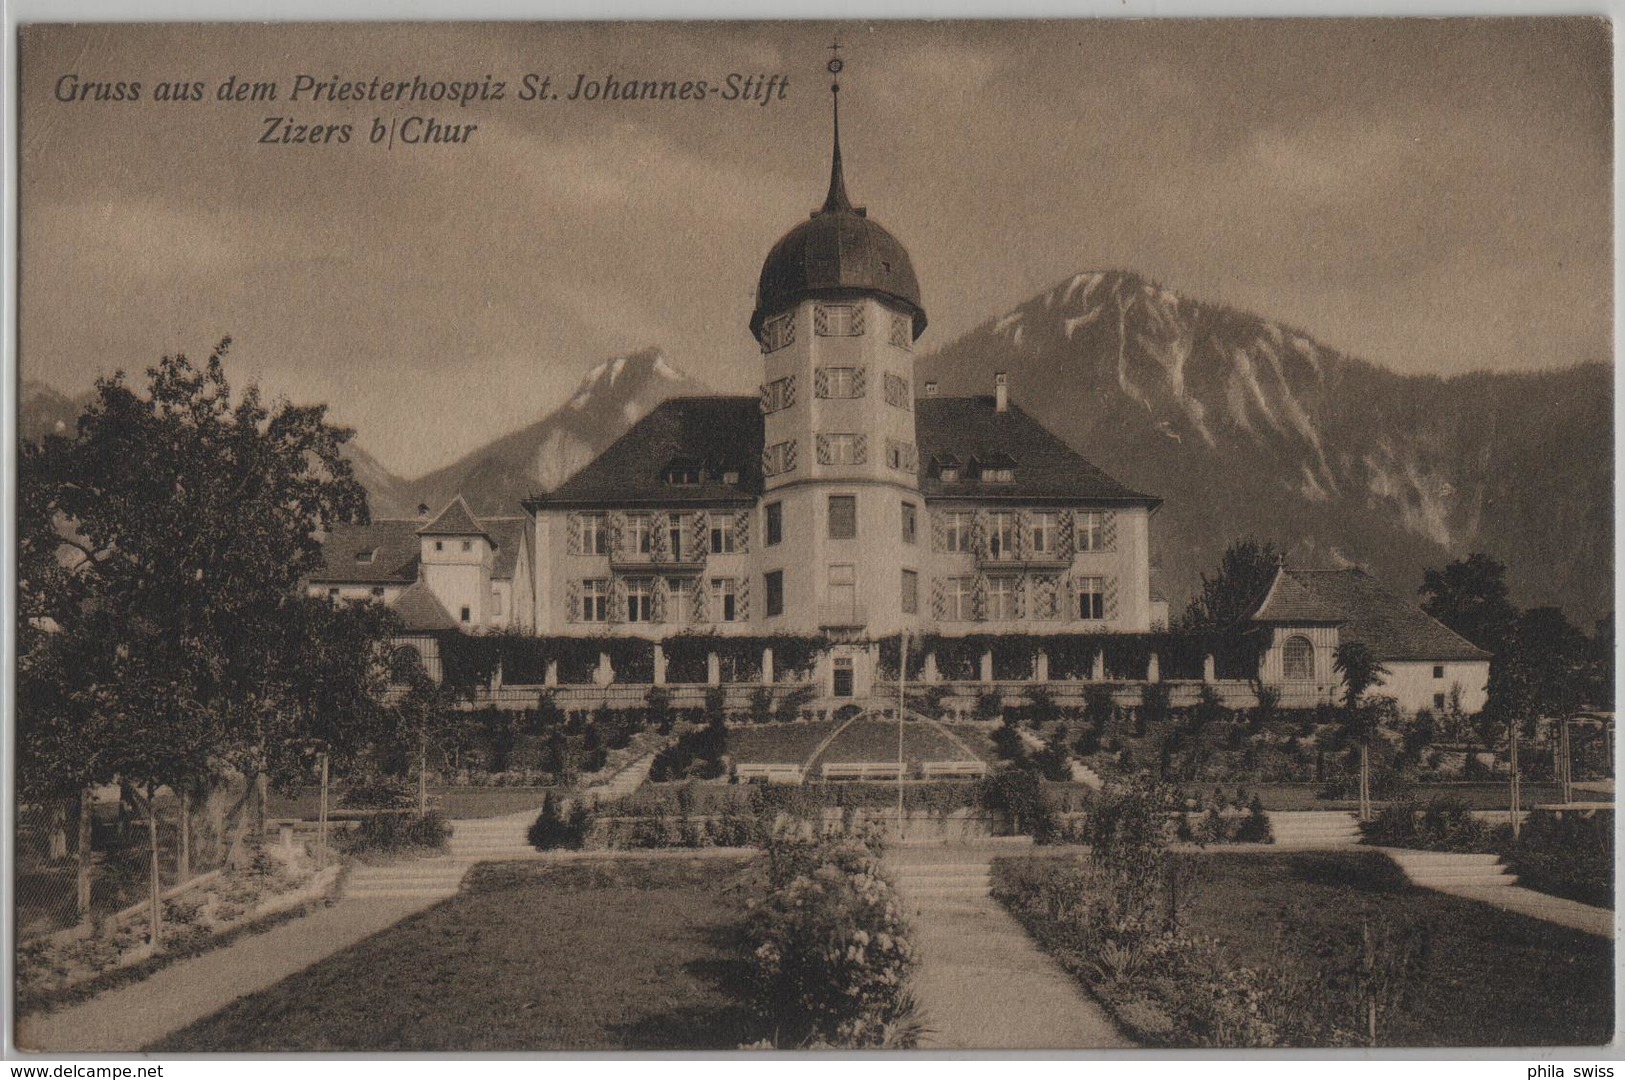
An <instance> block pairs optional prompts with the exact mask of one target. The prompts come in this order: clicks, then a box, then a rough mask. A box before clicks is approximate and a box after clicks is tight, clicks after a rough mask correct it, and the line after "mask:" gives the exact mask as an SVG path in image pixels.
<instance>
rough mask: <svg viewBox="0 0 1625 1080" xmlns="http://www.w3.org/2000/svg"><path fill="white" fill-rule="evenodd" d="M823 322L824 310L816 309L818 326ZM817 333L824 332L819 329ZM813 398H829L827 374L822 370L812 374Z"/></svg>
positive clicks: (819, 369)
mask: <svg viewBox="0 0 1625 1080" xmlns="http://www.w3.org/2000/svg"><path fill="white" fill-rule="evenodd" d="M823 321H824V309H823V308H819V309H818V322H819V324H820V326H822V324H823ZM818 332H819V333H820V334H822V333H823V332H824V331H823V330H822V329H820V330H819V331H818ZM813 397H819V398H827V397H829V374H828V373H827V372H826V371H825V370H824V369H823V368H818V369H816V370H815V371H814V372H813Z"/></svg>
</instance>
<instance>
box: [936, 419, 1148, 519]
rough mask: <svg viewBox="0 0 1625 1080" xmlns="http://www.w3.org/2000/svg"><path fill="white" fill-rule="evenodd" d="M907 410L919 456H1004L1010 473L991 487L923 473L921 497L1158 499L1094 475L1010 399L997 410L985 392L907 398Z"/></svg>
mask: <svg viewBox="0 0 1625 1080" xmlns="http://www.w3.org/2000/svg"><path fill="white" fill-rule="evenodd" d="M914 409H915V433H916V437H917V438H918V439H919V441H920V447H919V449H920V460H921V461H930V460H931V459H932V458H936V459H937V460H938V461H942V462H946V461H947V460H948V459H949V458H950V457H954V458H958V459H959V460H961V461H968V460H971V459H972V458H974V459H975V460H977V461H978V462H982V463H989V464H991V463H994V462H1002V461H1010V462H1012V464H1011V465H1010V466H1009V467H1011V468H1013V469H1014V470H1015V479H1014V482H1012V483H1001V484H999V485H998V486H997V487H989V486H987V485H985V484H983V483H982V482H981V481H980V480H979V479H978V478H976V477H964V476H962V477H961V479H959V480H954V481H948V482H944V481H943V480H942V479H941V477H940V476H937V475H936V474H934V473H932V472H926V473H925V474H924V475H922V476H921V477H920V490H921V491H922V492H923V493H924V494H925V495H926V497H927V498H932V497H935V498H964V499H973V500H979V499H998V500H1007V501H1021V500H1033V499H1056V500H1066V501H1069V502H1108V503H1121V504H1130V505H1142V506H1149V507H1155V506H1158V505H1160V504H1161V502H1162V500H1161V499H1158V498H1156V497H1155V496H1152V495H1143V494H1141V493H1140V492H1138V491H1134V490H1133V489H1131V488H1128V487H1125V486H1124V485H1122V484H1120V483H1118V482H1117V481H1116V480H1114V479H1113V478H1112V477H1110V476H1107V475H1106V474H1105V473H1104V472H1101V471H1100V470H1099V469H1097V468H1096V467H1095V466H1094V465H1092V464H1090V463H1089V462H1088V461H1086V460H1085V459H1084V457H1083V455H1081V454H1079V453H1078V452H1077V451H1076V450H1074V449H1072V448H1071V447H1070V446H1068V445H1067V444H1066V443H1064V442H1062V441H1061V439H1060V438H1059V437H1058V436H1057V435H1055V434H1054V433H1052V432H1051V431H1050V430H1049V429H1048V428H1046V427H1045V426H1044V425H1042V424H1040V423H1039V422H1038V421H1037V420H1034V419H1033V418H1032V417H1030V416H1028V415H1027V414H1026V413H1025V412H1023V411H1022V410H1021V408H1020V406H1018V405H1016V404H1015V403H1014V402H1012V403H1010V405H1009V407H1008V408H1007V409H1006V410H1005V411H1004V412H999V411H998V409H997V407H996V403H995V401H994V399H993V398H992V397H986V396H983V397H931V398H920V399H918V400H917V401H915V402H914ZM998 467H1005V466H1002V465H1001V466H998Z"/></svg>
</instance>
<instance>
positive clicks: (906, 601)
mask: <svg viewBox="0 0 1625 1080" xmlns="http://www.w3.org/2000/svg"><path fill="white" fill-rule="evenodd" d="M919 611H920V575H919V573H918V572H917V571H914V570H904V571H903V614H904V615H917V614H919Z"/></svg>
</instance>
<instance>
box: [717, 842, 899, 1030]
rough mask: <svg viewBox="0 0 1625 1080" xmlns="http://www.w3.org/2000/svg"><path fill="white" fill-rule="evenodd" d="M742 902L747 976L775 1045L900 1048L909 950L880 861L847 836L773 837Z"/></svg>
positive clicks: (758, 1008)
mask: <svg viewBox="0 0 1625 1080" xmlns="http://www.w3.org/2000/svg"><path fill="white" fill-rule="evenodd" d="M765 862H766V866H765V868H764V871H763V876H762V880H761V886H762V896H761V898H760V899H758V900H756V901H755V902H754V903H753V904H752V905H751V912H750V917H749V921H748V931H749V934H750V939H751V940H752V941H754V942H755V943H756V947H755V949H754V951H753V952H752V954H751V981H752V984H753V987H754V991H755V995H754V996H755V1004H756V1010H757V1013H758V1015H759V1016H760V1018H761V1020H762V1021H763V1022H764V1023H765V1024H766V1025H767V1026H768V1027H769V1029H770V1030H771V1031H772V1032H773V1039H772V1041H773V1043H774V1044H775V1045H778V1046H780V1047H810V1046H830V1047H840V1048H857V1047H881V1046H891V1047H898V1048H903V1047H908V1046H912V1045H913V1044H914V1042H915V1041H916V1040H917V1038H918V1034H919V1030H918V1025H917V1024H916V1023H914V1022H913V1020H912V1012H913V1000H912V998H911V997H910V996H909V994H908V987H907V978H908V969H909V966H910V964H911V963H912V961H913V950H912V948H911V946H910V944H909V940H908V928H907V925H906V923H905V920H904V917H903V908H902V905H901V903H899V901H898V898H897V894H896V893H895V892H894V891H893V890H892V887H891V884H890V883H889V882H888V881H887V880H886V878H885V877H884V876H883V875H882V874H881V870H880V863H879V860H878V859H877V858H876V856H875V854H874V852H873V851H872V850H871V849H870V848H869V847H868V846H866V845H864V844H862V843H857V842H853V841H842V842H829V841H800V840H791V841H774V842H771V843H770V844H769V845H768V847H767V858H766V860H765Z"/></svg>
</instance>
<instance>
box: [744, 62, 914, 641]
mask: <svg viewBox="0 0 1625 1080" xmlns="http://www.w3.org/2000/svg"><path fill="white" fill-rule="evenodd" d="M829 69H830V72H831V73H832V74H834V75H838V74H839V72H840V70H841V63H840V61H839V60H832V61H830V65H829ZM830 91H831V95H832V103H833V115H834V149H833V157H832V160H831V162H830V176H829V192H828V194H827V195H826V196H825V198H824V204H823V206H821V207H819V208H818V209H817V210H814V211H813V212H812V215H811V216H810V217H809V218H808V220H806V221H804V222H802V223H801V224H799V225H797V226H796V227H795V228H793V229H791V230H790V231H789V232H788V233H786V234H785V235H784V237H783V238H782V239H780V240H779V242H778V243H777V244H774V245H773V249H772V251H770V252H769V253H768V256H767V260H766V262H764V263H763V265H762V274H761V279H760V282H759V284H758V287H757V293H756V310H755V312H754V313H753V314H752V315H751V320H750V328H751V333H752V334H753V335H755V337H756V340H757V342H758V343H760V345H761V349H762V359H763V367H764V377H763V382H762V412H763V414H764V422H763V426H764V429H765V439H764V444H763V445H764V451H763V461H762V464H763V472H764V474H765V494H764V496H763V503H764V516H765V519H766V520H765V523H764V524H765V528H764V530H763V532H764V537H763V539H764V541H765V543H764V547H763V552H762V553H763V556H764V560H765V561H764V562H763V568H764V571H765V573H766V574H767V575H768V577H767V587H768V603H767V618H768V623H769V627H770V628H772V629H783V630H786V631H792V632H803V631H816V630H820V629H823V630H831V631H851V630H858V629H862V630H865V631H867V632H868V633H869V634H888V633H895V632H897V631H898V630H900V629H902V628H904V627H909V626H913V625H915V624H917V623H918V621H919V618H920V611H921V608H922V584H921V582H922V579H923V578H922V572H923V569H924V564H925V555H924V552H925V551H927V550H928V548H927V547H926V544H927V543H928V542H929V532H928V529H927V528H926V520H925V506H924V502H923V500H922V499H921V498H920V494H919V477H918V474H919V453H918V450H917V442H916V438H915V428H914V343H915V341H916V340H917V339H918V338H919V336H920V335H921V334H922V333H924V331H925V324H926V318H925V308H924V307H923V306H922V305H921V303H920V285H919V281H918V280H917V279H916V278H915V276H914V267H913V265H912V264H911V262H910V261H909V257H908V252H907V251H906V250H904V248H903V245H902V244H901V243H899V242H898V241H897V239H896V237H894V236H892V235H891V233H889V232H887V231H886V230H885V229H884V228H882V227H881V226H880V225H879V224H878V223H877V222H875V221H873V220H871V219H870V218H869V215H868V212H867V211H866V210H865V209H864V208H863V207H857V206H853V205H852V200H851V199H850V198H849V197H848V196H847V192H846V181H845V177H844V176H843V174H842V167H841V128H840V84H839V82H838V81H837V82H833V83H832V85H831V87H830ZM775 575H776V576H775ZM775 612H777V614H775ZM775 623H777V625H776V626H775Z"/></svg>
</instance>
